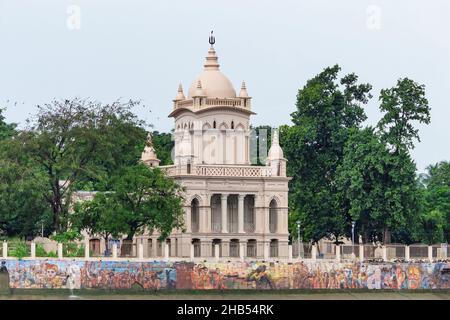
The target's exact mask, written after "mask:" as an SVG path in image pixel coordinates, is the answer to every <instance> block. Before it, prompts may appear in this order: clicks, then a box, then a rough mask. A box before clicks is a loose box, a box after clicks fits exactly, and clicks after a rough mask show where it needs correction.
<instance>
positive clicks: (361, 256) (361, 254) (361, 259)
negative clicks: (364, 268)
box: [359, 244, 364, 262]
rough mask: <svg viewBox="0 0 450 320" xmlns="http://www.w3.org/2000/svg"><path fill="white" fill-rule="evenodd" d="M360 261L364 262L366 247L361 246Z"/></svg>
mask: <svg viewBox="0 0 450 320" xmlns="http://www.w3.org/2000/svg"><path fill="white" fill-rule="evenodd" d="M359 261H361V262H362V261H364V245H362V244H360V245H359Z"/></svg>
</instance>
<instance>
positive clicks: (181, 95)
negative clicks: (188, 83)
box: [174, 83, 186, 101]
mask: <svg viewBox="0 0 450 320" xmlns="http://www.w3.org/2000/svg"><path fill="white" fill-rule="evenodd" d="M185 99H186V97H185V96H184V93H183V86H182V85H181V83H180V84H179V85H178V94H177V96H176V97H175V99H174V101H181V100H185Z"/></svg>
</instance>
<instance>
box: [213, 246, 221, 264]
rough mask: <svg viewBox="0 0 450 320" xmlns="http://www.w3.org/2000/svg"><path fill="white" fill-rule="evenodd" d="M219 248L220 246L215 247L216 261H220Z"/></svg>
mask: <svg viewBox="0 0 450 320" xmlns="http://www.w3.org/2000/svg"><path fill="white" fill-rule="evenodd" d="M219 246H220V245H218V244H215V245H214V257H215V258H216V261H219V259H220V248H219Z"/></svg>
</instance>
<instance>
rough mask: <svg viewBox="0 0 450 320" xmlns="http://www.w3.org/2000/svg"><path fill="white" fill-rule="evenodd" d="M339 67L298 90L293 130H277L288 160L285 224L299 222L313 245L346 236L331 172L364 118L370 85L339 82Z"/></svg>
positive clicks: (346, 223)
mask: <svg viewBox="0 0 450 320" xmlns="http://www.w3.org/2000/svg"><path fill="white" fill-rule="evenodd" d="M339 71H340V67H339V66H338V65H335V66H333V67H329V68H326V69H325V70H323V71H322V72H321V73H320V74H318V75H317V76H316V77H314V78H313V79H311V80H308V82H307V84H306V85H305V86H304V87H303V88H302V89H301V90H299V92H298V95H297V103H296V107H297V110H296V111H295V112H293V113H292V115H291V116H292V122H293V124H294V125H293V126H290V127H283V128H282V130H281V141H282V147H283V148H284V152H285V156H286V158H287V159H288V160H289V165H288V174H289V175H290V176H292V177H293V180H292V181H291V183H290V207H291V215H290V226H291V230H295V228H296V227H295V221H296V220H297V219H300V220H301V221H302V226H305V227H304V230H303V234H304V235H305V237H306V238H308V239H311V240H312V241H318V240H319V239H321V238H323V237H329V238H334V239H337V238H338V237H339V236H341V235H344V234H348V233H349V231H350V222H349V221H346V217H345V216H343V215H342V214H340V212H341V211H340V204H339V203H338V201H337V199H336V194H337V190H336V187H337V186H336V169H337V167H338V166H339V164H340V163H341V162H342V159H343V152H344V145H345V142H346V140H347V136H348V130H349V129H350V128H353V127H358V126H359V125H360V124H361V123H362V122H363V121H364V120H365V119H366V115H365V113H364V109H363V108H362V105H363V104H366V103H367V102H368V99H370V98H371V94H370V90H371V88H372V87H371V85H369V84H358V83H357V80H358V77H357V76H356V75H355V74H348V75H346V76H344V77H343V78H341V79H340V80H339V79H338V74H339Z"/></svg>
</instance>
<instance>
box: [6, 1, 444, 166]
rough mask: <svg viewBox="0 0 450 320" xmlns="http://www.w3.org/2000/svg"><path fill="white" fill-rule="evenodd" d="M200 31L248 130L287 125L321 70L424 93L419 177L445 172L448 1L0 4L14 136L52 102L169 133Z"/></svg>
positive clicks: (369, 109)
mask: <svg viewBox="0 0 450 320" xmlns="http://www.w3.org/2000/svg"><path fill="white" fill-rule="evenodd" d="M210 30H214V34H215V36H216V44H215V49H216V51H217V54H218V56H219V63H220V65H221V71H222V72H223V73H224V74H225V75H226V76H227V77H228V78H229V79H230V80H231V81H232V83H233V84H234V86H235V88H236V89H237V91H238V92H239V87H240V83H241V82H242V81H243V80H245V82H246V85H247V89H248V92H249V95H250V96H252V97H253V99H252V100H253V102H252V108H253V111H255V112H256V113H257V115H255V116H253V118H252V121H251V122H252V124H253V125H255V126H256V125H271V126H273V127H276V126H279V125H282V124H290V123H291V122H290V114H291V113H292V112H293V111H294V110H295V100H296V94H297V91H298V89H300V88H302V87H303V86H304V85H305V83H306V81H307V80H308V79H310V78H312V77H314V76H315V75H316V74H318V73H319V72H320V71H321V70H323V69H324V68H325V67H327V66H331V65H334V64H336V63H337V64H339V65H340V66H341V67H342V75H344V74H345V73H350V72H354V73H356V74H357V75H358V76H359V79H360V81H361V82H368V83H370V84H372V85H373V91H372V93H373V95H374V98H373V99H372V100H371V101H370V103H369V104H368V105H367V106H365V110H366V113H367V115H368V120H367V121H366V124H367V125H374V124H376V123H377V121H378V120H379V119H380V117H381V114H380V113H379V111H378V105H379V104H378V96H379V92H380V90H381V89H382V88H389V87H392V86H394V85H395V83H396V81H397V80H398V79H399V78H401V77H409V78H411V79H413V80H414V81H416V82H418V83H421V84H424V85H425V86H426V93H427V98H428V100H429V104H430V107H431V124H430V125H428V126H426V125H418V126H417V127H418V128H419V130H420V131H419V134H420V137H421V142H420V143H419V142H417V143H416V148H415V149H414V150H413V151H412V155H413V158H414V160H415V162H416V164H417V167H418V170H419V172H423V171H424V170H425V168H426V167H427V166H428V165H429V164H432V163H436V162H439V161H442V160H447V161H448V160H450V128H449V120H450V108H449V107H450V105H449V102H450V36H449V30H450V1H448V0H433V1H425V0H422V1H415V0H397V1H389V0H386V1H379V0H371V1H366V0H348V1H344V0H342V1H335V0H334V1H333V0H329V1H325V0H314V1H312V0H310V1H300V0H296V1H290V0H284V1H283V0H281V1H268V0H240V1H238V0H215V1H210V0H209V1H205V0H189V1H186V0H179V1H175V0H164V1H156V0H155V1H148V0H140V1H139V0H121V1H117V0H70V1H67V0H0V41H1V42H0V46H1V50H0V107H4V108H6V109H7V110H6V113H5V115H6V119H7V121H8V122H16V123H18V124H19V125H21V126H23V125H24V124H25V120H26V119H27V118H29V117H30V116H31V115H33V114H34V113H35V112H36V105H38V104H42V103H45V102H49V101H51V100H52V99H54V98H57V99H66V98H73V97H83V98H90V99H93V100H98V101H101V102H104V103H107V102H112V101H115V100H117V99H119V98H120V99H123V100H128V99H138V100H141V101H142V105H141V106H139V107H137V108H136V109H135V110H134V111H135V112H136V114H138V116H139V117H140V118H141V119H144V120H145V121H147V122H148V123H151V124H153V129H154V130H158V131H167V132H168V131H170V130H171V129H172V126H173V119H172V118H168V117H167V115H168V114H169V113H170V111H171V108H172V99H173V98H174V97H175V95H176V93H177V88H178V84H179V83H182V84H183V87H184V89H185V94H187V89H188V88H189V86H190V84H191V82H192V81H193V80H194V79H195V78H196V77H197V75H198V74H199V73H200V72H201V70H202V68H203V63H204V57H205V56H206V54H207V50H208V48H209V44H208V37H209V33H210Z"/></svg>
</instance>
